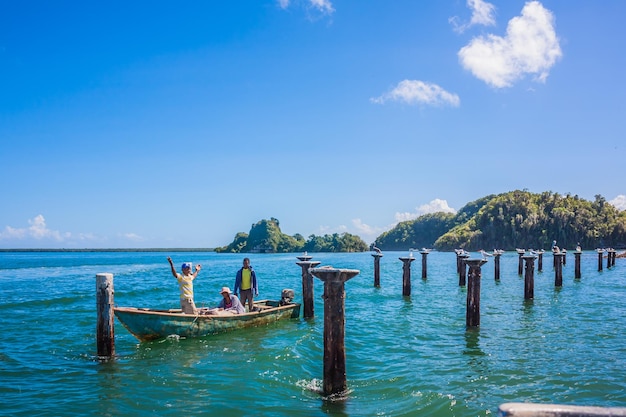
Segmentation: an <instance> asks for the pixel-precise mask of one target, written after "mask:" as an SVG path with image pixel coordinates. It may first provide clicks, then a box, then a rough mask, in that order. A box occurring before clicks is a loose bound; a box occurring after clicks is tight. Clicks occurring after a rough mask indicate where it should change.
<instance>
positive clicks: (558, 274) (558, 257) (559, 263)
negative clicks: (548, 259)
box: [554, 252, 565, 287]
mask: <svg viewBox="0 0 626 417" xmlns="http://www.w3.org/2000/svg"><path fill="white" fill-rule="evenodd" d="M563 256H565V255H563V253H561V252H558V253H557V252H555V253H554V286H555V287H562V286H563Z"/></svg>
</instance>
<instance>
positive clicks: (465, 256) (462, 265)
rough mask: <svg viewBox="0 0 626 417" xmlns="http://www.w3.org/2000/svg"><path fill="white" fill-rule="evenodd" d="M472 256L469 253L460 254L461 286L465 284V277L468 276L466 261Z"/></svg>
mask: <svg viewBox="0 0 626 417" xmlns="http://www.w3.org/2000/svg"><path fill="white" fill-rule="evenodd" d="M469 257H470V256H469V255H468V254H467V253H464V254H462V255H459V259H460V261H459V265H460V269H459V287H464V286H465V277H466V276H467V265H466V262H467V260H468V258H469Z"/></svg>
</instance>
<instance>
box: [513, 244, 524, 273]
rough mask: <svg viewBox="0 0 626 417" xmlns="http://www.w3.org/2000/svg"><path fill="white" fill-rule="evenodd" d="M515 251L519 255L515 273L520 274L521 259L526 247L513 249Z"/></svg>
mask: <svg viewBox="0 0 626 417" xmlns="http://www.w3.org/2000/svg"><path fill="white" fill-rule="evenodd" d="M515 250H516V251H517V255H518V257H519V260H518V263H517V275H522V272H524V261H523V260H522V256H524V254H525V253H526V249H515Z"/></svg>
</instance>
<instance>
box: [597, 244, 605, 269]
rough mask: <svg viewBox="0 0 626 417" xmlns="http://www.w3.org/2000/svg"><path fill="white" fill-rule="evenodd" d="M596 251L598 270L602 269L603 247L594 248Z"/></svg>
mask: <svg viewBox="0 0 626 417" xmlns="http://www.w3.org/2000/svg"><path fill="white" fill-rule="evenodd" d="M596 251H598V271H602V254H603V253H604V249H600V248H598V249H596Z"/></svg>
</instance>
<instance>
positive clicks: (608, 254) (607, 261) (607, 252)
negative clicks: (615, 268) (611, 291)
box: [606, 248, 612, 269]
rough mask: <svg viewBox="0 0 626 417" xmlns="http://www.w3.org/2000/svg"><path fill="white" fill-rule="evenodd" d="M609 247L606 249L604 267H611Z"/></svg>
mask: <svg viewBox="0 0 626 417" xmlns="http://www.w3.org/2000/svg"><path fill="white" fill-rule="evenodd" d="M611 250H612V249H611V248H608V249H607V250H606V269H609V268H611Z"/></svg>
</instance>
